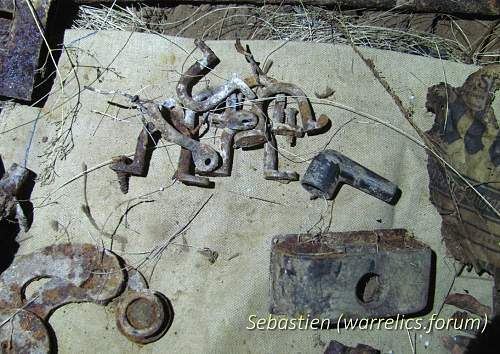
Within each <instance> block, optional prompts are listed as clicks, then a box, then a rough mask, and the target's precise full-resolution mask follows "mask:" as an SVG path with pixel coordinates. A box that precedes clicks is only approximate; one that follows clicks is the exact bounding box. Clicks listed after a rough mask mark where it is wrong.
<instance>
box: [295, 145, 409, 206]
mask: <svg viewBox="0 0 500 354" xmlns="http://www.w3.org/2000/svg"><path fill="white" fill-rule="evenodd" d="M300 183H301V184H302V187H304V189H305V190H307V191H308V192H309V193H311V194H312V197H313V198H318V197H325V198H326V199H333V198H334V197H335V195H336V193H337V192H338V190H339V187H340V186H341V185H342V184H348V185H350V186H352V187H354V188H356V189H359V190H361V191H363V192H365V193H367V194H370V195H372V196H374V197H376V198H378V199H380V200H383V201H384V202H386V203H389V204H396V203H397V201H398V200H399V197H400V195H401V191H400V189H399V188H398V186H397V185H395V184H394V183H392V182H390V181H388V180H386V179H385V178H384V177H382V176H379V175H378V174H376V173H375V172H373V171H371V170H369V169H368V168H366V167H364V166H362V165H360V164H358V163H357V162H355V161H353V160H351V159H350V158H348V157H347V156H344V155H343V154H341V153H340V152H338V151H335V150H324V151H323V152H321V153H320V154H318V155H317V156H316V157H315V158H314V159H313V160H312V161H311V163H310V164H309V167H308V168H307V171H306V173H305V174H304V177H302V180H301V182H300Z"/></svg>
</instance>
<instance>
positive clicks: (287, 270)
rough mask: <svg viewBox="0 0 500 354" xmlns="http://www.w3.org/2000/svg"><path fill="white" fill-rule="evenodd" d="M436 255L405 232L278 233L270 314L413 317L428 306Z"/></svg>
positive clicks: (275, 245) (325, 316)
mask: <svg viewBox="0 0 500 354" xmlns="http://www.w3.org/2000/svg"><path fill="white" fill-rule="evenodd" d="M431 257H432V251H431V249H430V248H429V247H428V246H426V245H425V244H423V243H421V242H419V241H417V240H416V239H415V238H413V237H412V235H411V234H410V233H409V232H408V231H407V230H403V229H386V230H374V231H352V232H336V233H326V234H321V235H310V234H298V235H280V236H276V237H274V238H273V241H272V249H271V266H270V268H271V269H270V274H271V276H270V278H271V291H270V296H271V301H270V302H271V303H270V312H271V313H274V314H286V315H288V316H299V315H300V314H308V315H310V316H311V317H314V318H322V319H330V320H331V321H332V323H336V321H338V319H339V318H341V316H342V318H353V319H354V318H373V317H376V318H380V317H389V316H395V315H397V314H399V315H407V314H413V313H417V312H420V311H423V310H424V309H426V307H427V304H428V296H429V288H430V280H431V271H432V267H431V265H432V262H431Z"/></svg>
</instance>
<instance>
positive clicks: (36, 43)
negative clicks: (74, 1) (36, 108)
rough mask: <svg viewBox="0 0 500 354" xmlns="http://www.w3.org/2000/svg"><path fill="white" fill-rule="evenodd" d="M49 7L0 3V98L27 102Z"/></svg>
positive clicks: (2, 0)
mask: <svg viewBox="0 0 500 354" xmlns="http://www.w3.org/2000/svg"><path fill="white" fill-rule="evenodd" d="M51 3H52V0H40V1H31V2H28V1H12V0H0V96H6V97H11V98H17V99H20V100H25V101H30V100H31V95H32V93H33V84H34V82H35V77H36V73H37V69H38V64H39V56H40V51H41V48H42V46H43V38H42V34H41V33H40V30H39V28H38V27H40V28H41V29H42V31H44V30H45V25H46V22H47V18H48V14H49V9H50V5H51ZM34 15H35V16H36V20H35V18H34ZM37 21H38V23H37Z"/></svg>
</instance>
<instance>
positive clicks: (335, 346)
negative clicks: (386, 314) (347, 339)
mask: <svg viewBox="0 0 500 354" xmlns="http://www.w3.org/2000/svg"><path fill="white" fill-rule="evenodd" d="M323 354H380V351H379V350H377V349H375V348H372V347H370V346H369V345H366V344H358V345H357V346H356V347H349V346H347V345H344V344H342V343H340V342H337V341H336V340H332V341H330V344H329V345H328V347H327V348H326V349H325V352H324V353H323Z"/></svg>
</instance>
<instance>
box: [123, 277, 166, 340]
mask: <svg viewBox="0 0 500 354" xmlns="http://www.w3.org/2000/svg"><path fill="white" fill-rule="evenodd" d="M173 319H174V313H173V309H172V307H171V305H170V302H169V301H168V299H167V298H166V297H165V296H163V295H162V294H160V293H157V292H154V291H151V290H149V288H148V284H147V282H146V279H144V277H143V276H142V275H141V273H139V272H138V271H137V270H130V271H129V279H128V283H127V289H126V290H125V293H124V294H123V295H122V296H121V297H120V301H119V303H118V307H117V312H116V323H117V326H118V329H119V330H120V332H122V334H123V335H124V336H126V337H127V338H128V339H130V340H131V341H134V342H136V343H141V344H146V343H151V342H154V341H156V340H158V339H159V338H160V337H162V336H163V335H164V334H165V333H166V332H167V331H168V329H169V328H170V325H171V324H172V322H173Z"/></svg>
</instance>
